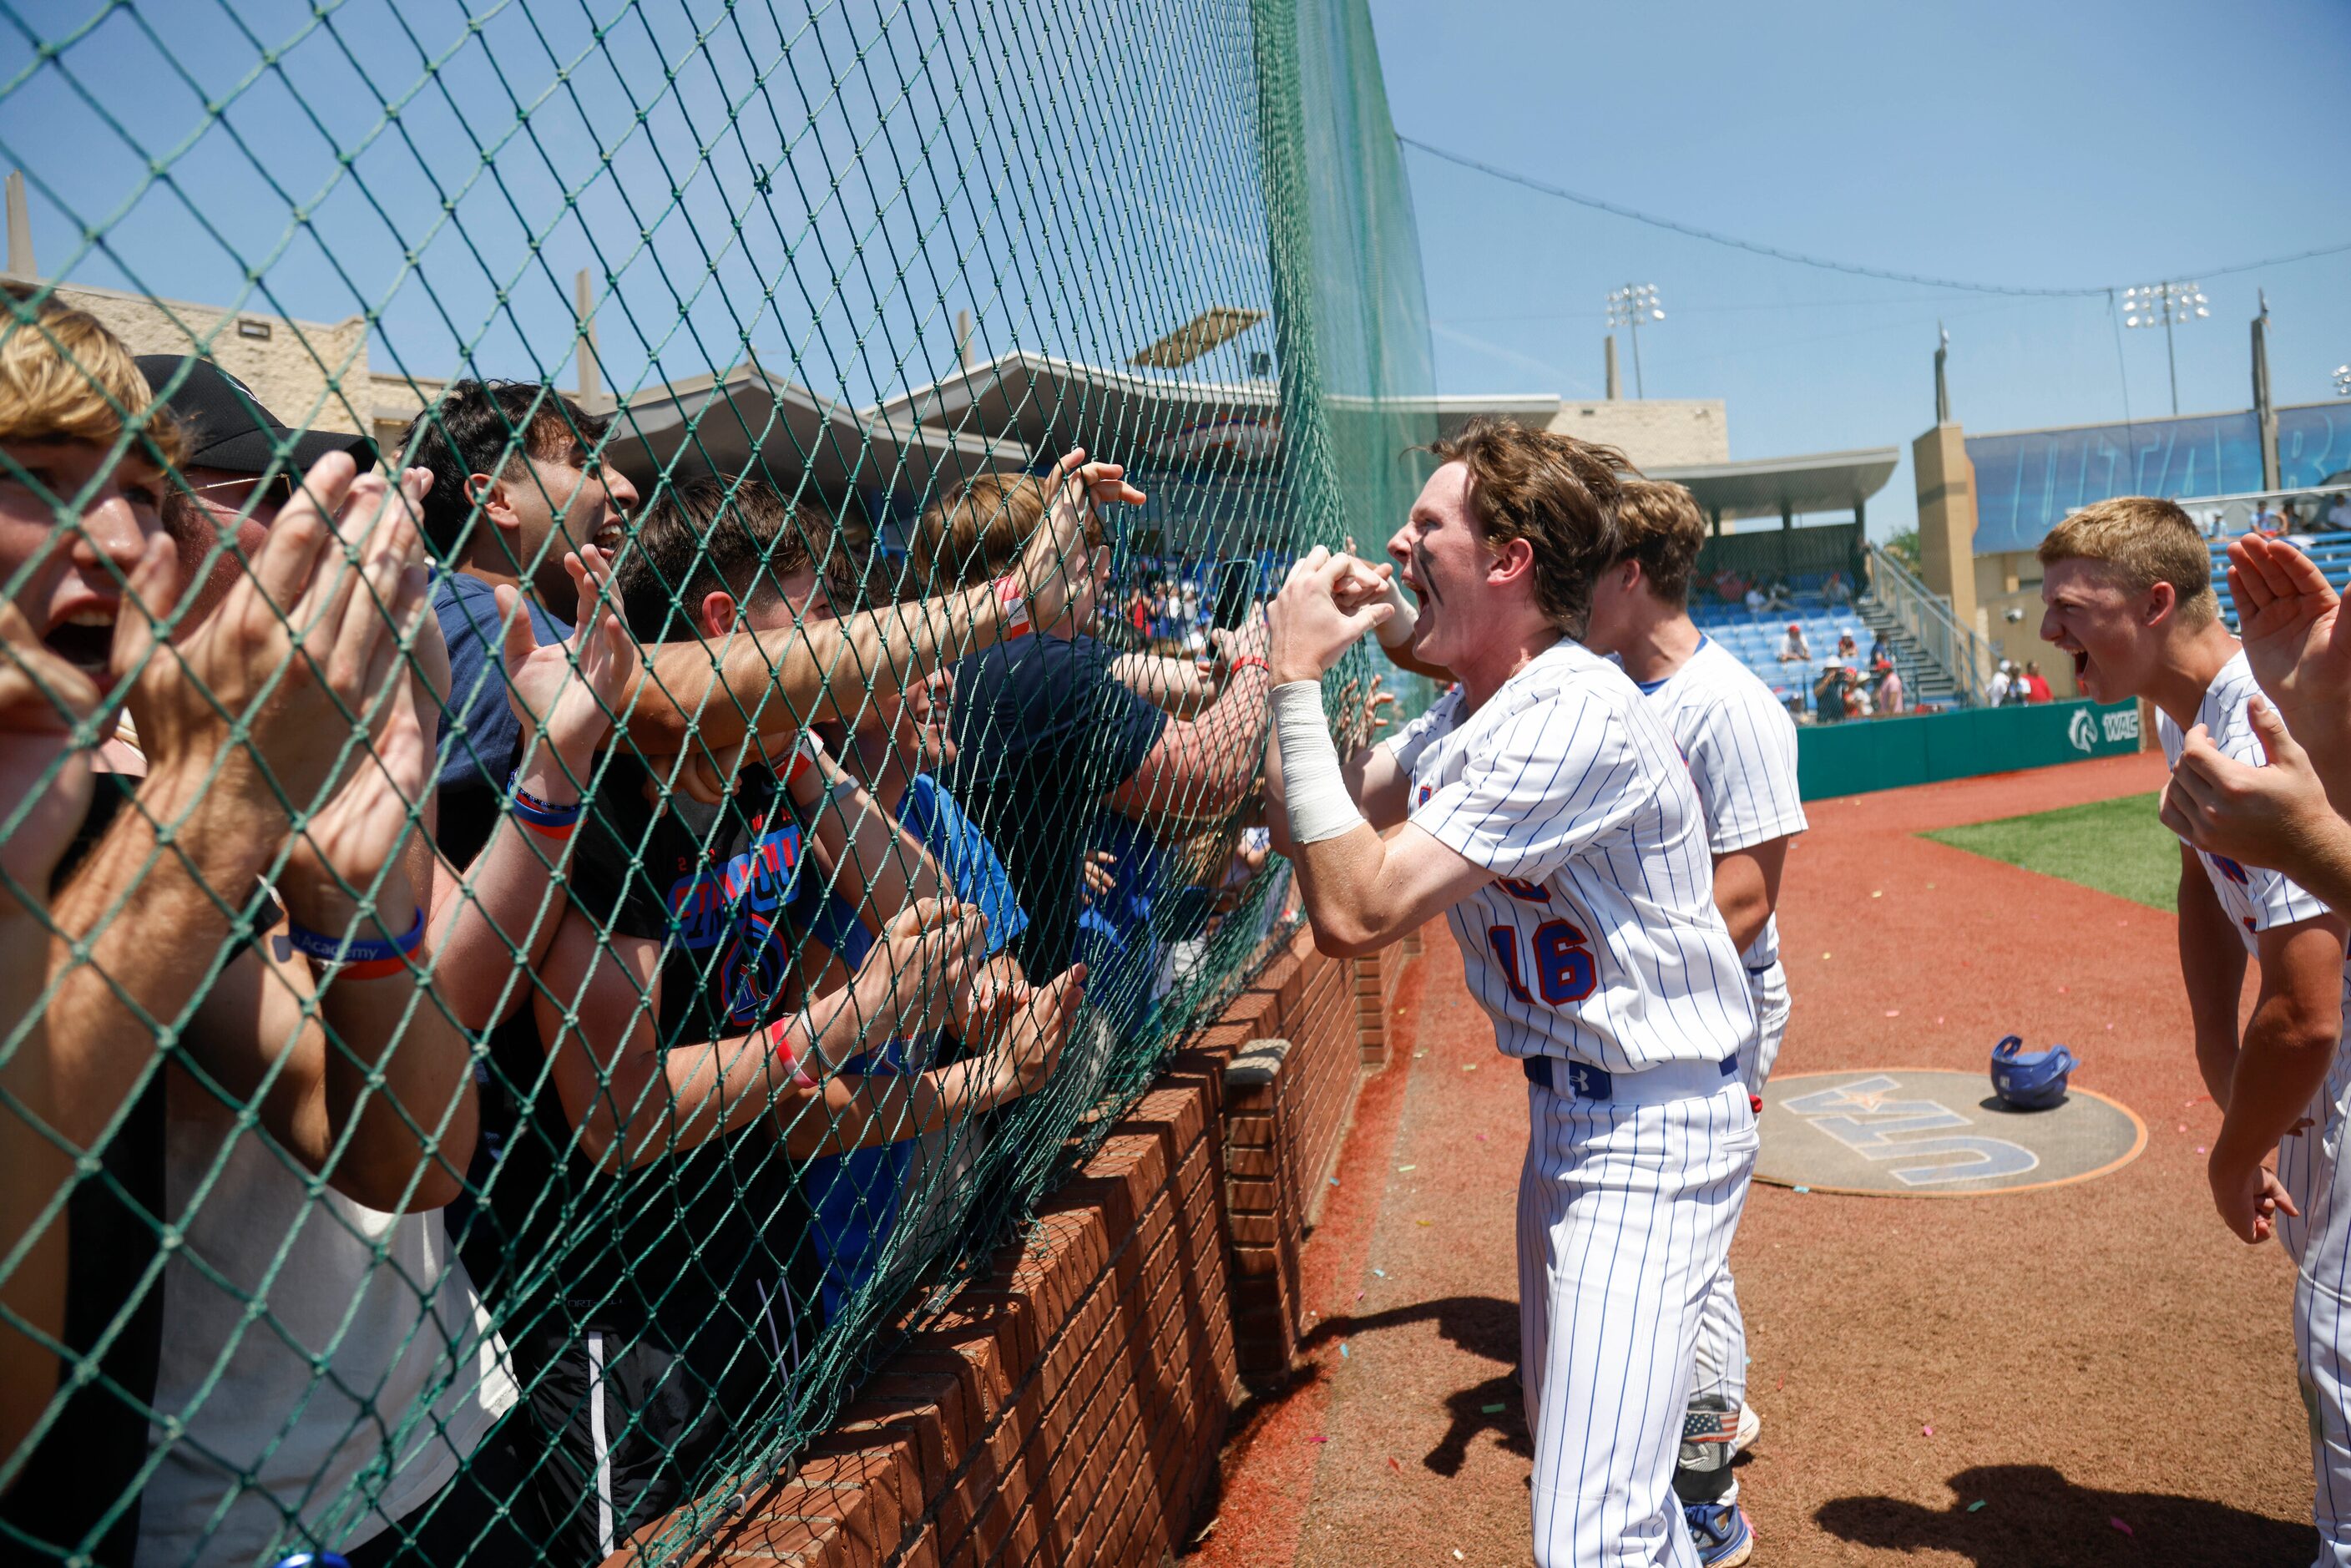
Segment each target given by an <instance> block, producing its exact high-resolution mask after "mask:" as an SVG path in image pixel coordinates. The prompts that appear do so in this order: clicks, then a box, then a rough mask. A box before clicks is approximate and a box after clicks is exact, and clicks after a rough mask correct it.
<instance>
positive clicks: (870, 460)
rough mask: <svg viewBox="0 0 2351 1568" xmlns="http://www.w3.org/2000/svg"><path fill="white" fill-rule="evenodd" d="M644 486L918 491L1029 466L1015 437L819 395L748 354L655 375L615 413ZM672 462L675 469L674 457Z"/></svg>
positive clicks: (631, 468) (625, 453)
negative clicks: (706, 482) (665, 476)
mask: <svg viewBox="0 0 2351 1568" xmlns="http://www.w3.org/2000/svg"><path fill="white" fill-rule="evenodd" d="M606 450H607V451H608V452H609V453H610V455H611V460H612V462H613V463H615V464H616V465H618V466H619V467H620V469H621V471H622V473H624V474H626V475H628V476H629V477H630V478H631V479H632V480H633V481H635V482H636V483H637V484H638V485H640V486H645V485H649V484H650V483H651V482H652V481H653V479H654V478H656V477H657V476H659V475H661V474H662V473H663V472H664V471H671V472H674V473H675V474H676V475H677V476H694V475H697V474H710V473H716V474H725V475H736V474H743V473H754V474H757V473H759V471H760V470H763V469H764V471H765V472H764V475H763V476H764V477H766V478H767V479H768V481H769V482H770V483H772V484H774V485H775V486H778V488H779V489H783V490H786V491H787V492H789V491H790V490H792V489H794V488H795V487H797V486H798V485H799V482H800V480H801V478H802V476H806V477H807V478H808V479H810V480H812V481H813V482H814V483H815V485H816V486H817V488H818V489H819V490H820V491H823V492H825V493H827V494H830V495H845V494H852V493H854V494H860V495H873V494H880V495H885V496H894V497H924V496H925V495H928V494H930V493H933V492H934V491H935V489H936V488H939V487H944V486H952V485H956V484H959V483H961V482H962V481H963V480H965V479H967V478H969V477H970V476H973V475H975V474H979V473H985V472H988V471H991V470H996V471H1013V472H1017V471H1018V470H1019V469H1022V468H1025V467H1026V466H1028V465H1029V448H1028V447H1027V446H1025V445H1023V444H1019V443H1018V442H1015V441H1007V440H1000V439H999V440H993V441H991V440H987V439H984V438H983V437H981V436H978V435H973V434H956V433H955V432H951V431H946V430H940V429H935V428H929V427H925V426H921V425H917V424H916V423H914V421H913V420H911V419H908V418H905V417H904V416H903V415H898V416H893V415H891V414H889V413H886V412H884V411H883V410H872V409H867V410H860V409H856V408H852V407H851V406H850V405H849V404H847V403H842V402H831V401H830V400H828V399H825V398H820V397H819V396H817V395H816V393H814V392H810V391H809V390H808V389H807V388H806V387H803V386H800V385H798V384H797V383H795V382H788V381H783V380H781V379H779V378H778V377H775V376H771V375H769V374H768V372H767V371H764V370H762V369H760V367H759V364H758V361H757V360H746V361H743V363H741V364H739V365H737V366H736V367H735V368H734V369H733V370H730V371H722V372H719V373H717V374H716V375H706V376H693V377H689V378H687V379H685V380H683V381H676V382H662V383H658V384H656V385H653V386H650V387H647V388H645V389H644V390H643V392H638V393H637V394H635V395H634V396H632V397H631V398H629V399H628V400H627V401H626V402H623V403H622V405H621V408H620V410H619V412H618V413H616V414H615V415H614V417H613V422H612V434H611V444H610V445H609V446H608V447H607V448H606ZM673 463H674V465H675V467H674V470H673V469H672V468H671V465H672V464H673Z"/></svg>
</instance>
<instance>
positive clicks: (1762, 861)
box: [1583, 479, 1805, 1568]
mask: <svg viewBox="0 0 2351 1568" xmlns="http://www.w3.org/2000/svg"><path fill="white" fill-rule="evenodd" d="M1617 517H1618V521H1619V524H1620V527H1621V529H1622V534H1623V538H1622V540H1621V542H1620V543H1619V545H1618V549H1619V550H1620V551H1621V552H1622V553H1621V555H1620V556H1619V558H1618V559H1617V560H1616V562H1615V564H1614V565H1613V566H1611V567H1610V568H1609V569H1608V570H1606V571H1604V572H1603V573H1602V574H1601V576H1600V580H1599V581H1598V582H1597V583H1596V584H1595V585H1594V587H1593V594H1592V622H1591V625H1590V627H1589V628H1588V629H1587V630H1586V632H1584V636H1583V642H1584V645H1585V646H1586V647H1588V648H1590V649H1592V650H1593V652H1594V653H1606V654H1608V655H1610V656H1611V657H1613V658H1614V659H1615V660H1617V662H1618V663H1620V664H1622V665H1623V666H1624V669H1625V674H1628V675H1630V676H1631V677H1632V678H1633V681H1634V684H1635V685H1638V686H1639V687H1640V688H1641V691H1642V693H1643V695H1646V696H1647V698H1648V699H1649V706H1651V707H1652V708H1653V709H1654V710H1656V713H1657V715H1658V716H1660V717H1661V718H1663V719H1664V720H1665V721H1666V727H1667V728H1668V729H1670V730H1671V731H1672V732H1673V737H1674V740H1675V743H1676V744H1677V745H1678V746H1679V747H1681V752H1682V757H1683V758H1684V759H1685V760H1686V761H1687V762H1688V764H1689V773H1690V782H1691V783H1692V784H1694V785H1695V786H1697V789H1698V804H1699V806H1700V808H1701V809H1702V810H1704V811H1705V813H1706V823H1707V839H1708V848H1709V849H1710V850H1711V851H1712V852H1713V856H1714V904H1715V907H1716V908H1717V909H1718V910H1719V911H1720V912H1721V914H1722V918H1723V922H1724V924H1726V925H1729V928H1730V935H1731V939H1732V940H1733V941H1735V942H1737V943H1739V944H1740V964H1741V965H1742V966H1743V967H1745V969H1746V972H1747V988H1748V995H1749V997H1750V999H1751V1000H1752V1001H1753V1002H1754V1004H1755V1034H1754V1035H1753V1036H1752V1037H1751V1038H1750V1040H1747V1041H1746V1042H1745V1043H1744V1044H1743V1045H1742V1046H1741V1047H1740V1076H1741V1077H1742V1078H1743V1079H1744V1080H1745V1081H1746V1084H1747V1090H1748V1092H1749V1094H1750V1096H1753V1095H1760V1094H1761V1092H1762V1090H1763V1082H1764V1080H1765V1079H1767V1078H1769V1077H1770V1076H1771V1064H1772V1062H1773V1061H1775V1060H1777V1059H1778V1057H1779V1054H1780V1042H1781V1040H1782V1039H1783V1038H1785V1036H1786V1034H1787V1030H1788V977H1787V973H1786V971H1785V970H1783V969H1782V967H1781V966H1780V932H1779V926H1778V924H1777V922H1776V921H1775V919H1774V918H1773V911H1774V909H1775V907H1776V905H1777V904H1778V903H1779V897H1780V873H1781V871H1782V868H1783V867H1784V866H1785V865H1786V863H1787V858H1788V841H1789V840H1790V838H1791V837H1792V836H1793V835H1795V834H1797V833H1801V832H1802V831H1804V827H1805V823H1804V808H1803V805H1802V800H1800V798H1799V796H1798V793H1797V788H1796V726H1795V723H1794V721H1793V720H1792V719H1791V718H1789V716H1788V710H1787V709H1785V708H1783V707H1782V706H1780V700H1779V699H1778V698H1777V697H1775V696H1773V695H1771V688H1770V687H1769V686H1767V685H1764V684H1763V683H1762V681H1761V679H1760V678H1758V677H1757V675H1756V674H1755V673H1754V672H1753V671H1751V670H1750V669H1749V668H1748V667H1747V666H1746V665H1744V664H1740V662H1739V661H1738V660H1737V659H1735V658H1733V657H1732V656H1731V655H1730V654H1729V653H1728V652H1726V651H1725V650H1724V649H1723V647H1722V645H1721V644H1720V643H1717V642H1715V641H1714V640H1713V639H1711V638H1709V637H1708V636H1707V635H1706V634H1705V633H1704V632H1700V631H1699V630H1698V627H1697V626H1696V625H1695V624H1693V623H1692V622H1691V621H1690V617H1689V610H1688V601H1689V582H1690V570H1691V568H1692V567H1694V566H1695V565H1696V564H1697V561H1698V550H1699V549H1700V547H1702V546H1703V545H1704V544H1705V543H1706V519H1705V518H1704V517H1702V516H1700V515H1699V512H1698V502H1697V501H1696V500H1695V499H1694V498H1693V497H1691V495H1690V493H1689V492H1688V491H1687V490H1686V489H1684V488H1683V487H1682V486H1679V485H1674V484H1666V483H1659V482H1657V481H1655V480H1647V479H1628V480H1626V481H1625V496H1624V500H1623V502H1622V503H1621V504H1620V505H1619V507H1617ZM1757 1425H1758V1423H1757V1422H1756V1420H1755V1417H1754V1415H1753V1412H1752V1411H1751V1410H1750V1409H1749V1407H1748V1406H1747V1325H1746V1322H1745V1321H1744V1320H1743V1319H1742V1318H1741V1317H1740V1312H1739V1295H1738V1291H1737V1290H1736V1288H1735V1287H1734V1286H1733V1284H1732V1282H1731V1278H1730V1270H1729V1266H1728V1264H1726V1265H1725V1267H1724V1269H1723V1270H1722V1273H1721V1275H1720V1277H1719V1278H1718V1279H1717V1281H1715V1287H1714V1290H1713V1292H1712V1293H1711V1294H1710V1295H1709V1296H1708V1298H1707V1307H1706V1313H1705V1316H1704V1318H1703V1319H1702V1320H1701V1322H1700V1324H1699V1330H1698V1380H1697V1382H1696V1384H1695V1385H1693V1387H1692V1389H1691V1393H1690V1415H1689V1420H1688V1423H1687V1427H1686V1428H1685V1439H1684V1447H1683V1453H1682V1465H1681V1469H1679V1470H1678V1471H1677V1473H1676V1475H1675V1477H1674V1490H1675V1491H1676V1493H1677V1494H1678V1495H1679V1497H1680V1498H1681V1500H1682V1504H1683V1510H1684V1512H1685V1514H1686V1515H1687V1518H1688V1520H1689V1525H1690V1532H1691V1534H1692V1535H1693V1536H1694V1537H1695V1538H1696V1539H1697V1541H1698V1553H1699V1556H1700V1558H1701V1559H1702V1560H1703V1561H1704V1562H1705V1563H1708V1565H1709V1568H1714V1565H1725V1568H1727V1565H1729V1564H1732V1563H1743V1562H1745V1561H1747V1557H1748V1546H1747V1542H1748V1538H1749V1531H1748V1527H1747V1522H1746V1520H1745V1518H1744V1517H1743V1516H1742V1515H1741V1514H1740V1511H1739V1507H1738V1501H1739V1482H1738V1479H1737V1478H1736V1477H1735V1476H1734V1475H1733V1474H1732V1472H1731V1469H1730V1460H1731V1458H1732V1456H1733V1455H1734V1454H1735V1453H1736V1452H1737V1451H1738V1449H1739V1448H1743V1447H1745V1446H1746V1444H1747V1443H1748V1442H1750V1441H1752V1440H1753V1437H1754V1433H1755V1429H1756V1427H1757Z"/></svg>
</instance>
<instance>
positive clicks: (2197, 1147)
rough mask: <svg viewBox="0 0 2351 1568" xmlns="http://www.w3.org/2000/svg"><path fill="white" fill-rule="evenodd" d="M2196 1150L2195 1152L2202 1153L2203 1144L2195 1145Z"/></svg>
mask: <svg viewBox="0 0 2351 1568" xmlns="http://www.w3.org/2000/svg"><path fill="white" fill-rule="evenodd" d="M2196 1152H2197V1153H2198V1154H2199V1155H2200V1154H2202V1153H2203V1152H2204V1145H2201V1144H2199V1145H2196Z"/></svg>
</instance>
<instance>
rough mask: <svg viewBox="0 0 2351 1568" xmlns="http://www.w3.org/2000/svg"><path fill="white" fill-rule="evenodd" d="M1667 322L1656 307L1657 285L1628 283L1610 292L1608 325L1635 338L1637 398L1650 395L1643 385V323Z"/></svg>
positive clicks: (1659, 307)
mask: <svg viewBox="0 0 2351 1568" xmlns="http://www.w3.org/2000/svg"><path fill="white" fill-rule="evenodd" d="M1664 319H1666V312H1665V308H1664V307H1663V306H1661V305H1659V304H1658V303H1657V286H1656V284H1654V283H1628V284H1626V285H1625V287H1622V288H1612V289H1610V290H1609V291H1608V325H1609V326H1611V327H1624V328H1626V329H1630V330H1631V332H1632V334H1633V395H1634V396H1635V397H1644V396H1646V395H1647V392H1646V389H1645V388H1644V387H1643V386H1642V385H1641V323H1642V322H1644V321H1662V320H1664Z"/></svg>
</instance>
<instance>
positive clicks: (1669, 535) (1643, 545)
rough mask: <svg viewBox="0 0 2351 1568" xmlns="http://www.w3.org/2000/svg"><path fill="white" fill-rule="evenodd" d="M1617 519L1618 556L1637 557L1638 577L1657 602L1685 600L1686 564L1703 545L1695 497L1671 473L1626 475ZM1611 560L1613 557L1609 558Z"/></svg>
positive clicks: (1695, 558) (1688, 566)
mask: <svg viewBox="0 0 2351 1568" xmlns="http://www.w3.org/2000/svg"><path fill="white" fill-rule="evenodd" d="M1624 486H1625V496H1624V499H1623V500H1622V501H1621V502H1620V503H1619V504H1618V506H1617V507H1616V521H1617V526H1618V528H1619V529H1620V530H1621V531H1622V533H1623V535H1624V538H1623V540H1622V542H1621V543H1620V544H1619V545H1618V547H1617V556H1616V560H1617V561H1618V562H1622V561H1627V560H1637V561H1639V562H1640V563H1641V579H1642V580H1643V581H1645V582H1646V583H1647V584H1648V585H1649V591H1650V592H1651V593H1654V594H1656V596H1657V600H1658V601H1659V602H1660V603H1663V604H1670V605H1673V606H1675V607H1676V608H1679V607H1680V606H1682V605H1685V604H1687V603H1688V602H1689V584H1690V569H1691V568H1692V567H1693V566H1695V565H1697V564H1698V551H1699V550H1700V549H1703V548H1704V547H1705V545H1706V518H1705V517H1704V516H1703V515H1702V514H1701V513H1700V512H1699V511H1698V497H1695V496H1693V495H1691V494H1690V493H1689V489H1688V487H1687V486H1682V485H1677V484H1675V483H1674V482H1673V481H1671V480H1669V479H1626V480H1625V481H1624ZM1612 564H1614V563H1612Z"/></svg>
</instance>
